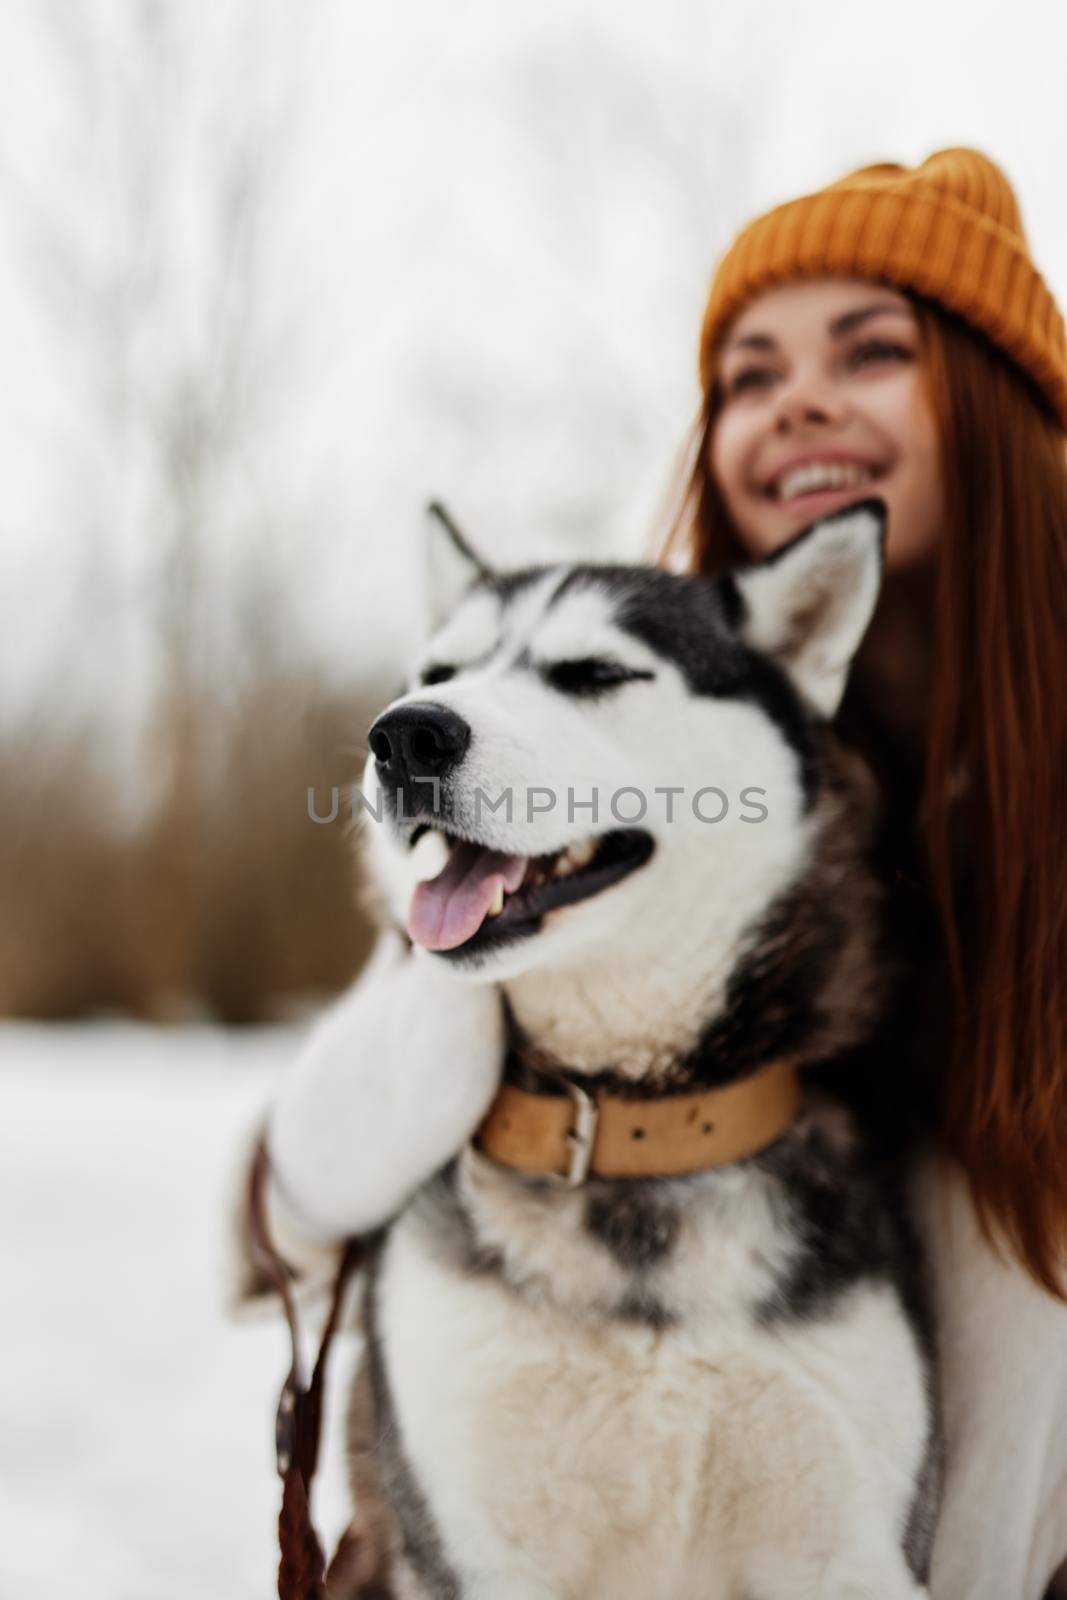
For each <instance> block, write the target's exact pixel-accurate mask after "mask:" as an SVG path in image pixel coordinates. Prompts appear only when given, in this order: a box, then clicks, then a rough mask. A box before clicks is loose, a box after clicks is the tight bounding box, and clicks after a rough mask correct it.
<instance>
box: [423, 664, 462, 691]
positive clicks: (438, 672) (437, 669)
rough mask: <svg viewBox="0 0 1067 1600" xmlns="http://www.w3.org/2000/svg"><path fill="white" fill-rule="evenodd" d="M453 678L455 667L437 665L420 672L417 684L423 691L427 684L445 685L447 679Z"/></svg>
mask: <svg viewBox="0 0 1067 1600" xmlns="http://www.w3.org/2000/svg"><path fill="white" fill-rule="evenodd" d="M455 676H456V669H455V667H446V666H444V665H443V664H439V665H437V666H434V667H427V668H426V670H425V671H424V672H420V673H419V682H420V684H421V685H422V687H423V688H424V689H425V688H426V686H427V685H428V684H431V683H447V682H448V680H449V678H454V677H455Z"/></svg>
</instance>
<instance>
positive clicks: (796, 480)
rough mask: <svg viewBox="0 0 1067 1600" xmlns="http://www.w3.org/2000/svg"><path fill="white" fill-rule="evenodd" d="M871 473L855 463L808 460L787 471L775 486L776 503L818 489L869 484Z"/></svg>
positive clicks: (846, 487) (812, 492)
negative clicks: (777, 500)
mask: <svg viewBox="0 0 1067 1600" xmlns="http://www.w3.org/2000/svg"><path fill="white" fill-rule="evenodd" d="M873 476H874V474H873V472H872V471H871V469H870V467H864V466H861V465H860V463H859V462H858V461H809V462H806V463H805V464H804V465H803V466H800V467H794V468H793V469H792V470H791V471H790V472H786V473H784V474H783V475H782V477H780V478H779V479H778V481H777V483H776V484H775V485H774V489H775V494H776V497H777V499H779V500H795V499H796V498H797V496H798V495H802V494H814V493H816V492H818V491H819V490H821V489H852V488H855V487H857V486H858V485H859V484H861V483H869V482H870V480H871V479H872V478H873Z"/></svg>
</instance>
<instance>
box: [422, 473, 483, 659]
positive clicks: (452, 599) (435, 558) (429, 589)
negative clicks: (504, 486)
mask: <svg viewBox="0 0 1067 1600" xmlns="http://www.w3.org/2000/svg"><path fill="white" fill-rule="evenodd" d="M426 520H427V532H426V571H425V592H426V608H425V609H426V623H427V628H426V631H427V633H433V632H434V631H435V629H437V628H438V627H440V625H441V623H442V622H443V621H444V620H445V618H446V617H447V616H448V614H449V612H450V611H452V610H453V608H454V607H455V606H456V605H457V604H458V602H459V600H460V599H461V597H462V596H463V595H464V594H465V593H466V592H467V590H468V589H469V588H470V587H471V585H472V584H473V583H479V582H482V581H490V582H491V581H492V579H493V577H494V572H493V569H492V567H491V566H490V565H489V563H488V562H487V561H484V560H483V559H482V557H481V556H480V555H479V554H478V552H477V551H476V550H475V549H474V548H473V546H472V545H471V543H470V541H469V540H468V539H467V537H466V536H465V535H464V534H462V533H461V532H460V530H459V528H458V527H457V526H456V524H455V522H454V521H453V520H452V517H451V516H450V515H449V513H448V511H447V510H446V509H445V507H444V506H443V505H442V504H441V502H440V501H439V500H432V501H431V502H430V504H429V505H428V506H427V507H426Z"/></svg>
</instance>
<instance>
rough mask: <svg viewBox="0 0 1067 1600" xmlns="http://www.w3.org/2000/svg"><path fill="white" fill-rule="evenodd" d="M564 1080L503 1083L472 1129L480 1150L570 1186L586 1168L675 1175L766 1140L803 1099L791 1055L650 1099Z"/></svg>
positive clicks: (744, 1152) (600, 1172) (734, 1157)
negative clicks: (535, 1090)
mask: <svg viewBox="0 0 1067 1600" xmlns="http://www.w3.org/2000/svg"><path fill="white" fill-rule="evenodd" d="M558 1081H559V1082H560V1084H561V1087H562V1090H563V1092H561V1093H558V1094H556V1093H549V1094H532V1093H531V1092H530V1091H529V1090H527V1089H519V1088H517V1087H516V1086H515V1085H514V1084H510V1083H505V1084H502V1085H501V1087H500V1089H499V1090H498V1092H497V1096H496V1099H495V1100H494V1101H493V1103H492V1105H491V1106H490V1107H489V1110H488V1112H487V1113H486V1116H485V1118H484V1120H483V1122H482V1124H481V1126H480V1127H479V1129H478V1131H477V1133H476V1134H475V1136H474V1142H475V1145H476V1146H477V1148H478V1149H479V1150H480V1151H481V1152H482V1153H483V1155H487V1156H489V1157H490V1159H491V1160H493V1161H498V1162H499V1163H500V1164H501V1165H502V1166H505V1167H511V1168H513V1169H514V1170H515V1171H516V1172H526V1173H531V1174H539V1175H542V1176H544V1177H547V1178H552V1179H554V1180H555V1181H557V1182H559V1183H561V1184H564V1185H566V1186H567V1187H575V1186H577V1185H578V1184H580V1183H584V1181H585V1179H586V1178H587V1177H589V1176H590V1175H592V1176H593V1177H598V1178H653V1177H660V1178H673V1177H678V1176H680V1175H681V1174H682V1173H686V1172H700V1171H702V1170H703V1169H704V1168H707V1167H719V1166H726V1165H727V1164H728V1163H729V1162H731V1161H739V1160H741V1158H742V1157H743V1156H750V1155H755V1154H756V1152H757V1151H759V1150H763V1149H765V1148H766V1147H767V1145H769V1144H772V1143H773V1142H774V1140H775V1139H777V1138H780V1136H781V1135H782V1134H783V1133H785V1132H786V1131H787V1130H788V1129H789V1128H790V1127H792V1125H793V1123H794V1122H795V1121H796V1119H797V1114H798V1112H799V1109H800V1099H801V1091H800V1081H799V1079H798V1077H797V1070H796V1068H795V1066H794V1065H793V1063H792V1062H791V1061H788V1060H780V1061H772V1062H769V1063H768V1065H767V1066H765V1067H761V1068H760V1069H759V1071H757V1072H754V1073H752V1074H751V1075H750V1076H749V1077H747V1078H742V1079H741V1080H740V1081H739V1082H737V1083H729V1084H726V1085H724V1086H723V1087H722V1088H718V1089H704V1090H701V1091H700V1092H699V1093H694V1094H670V1095H659V1096H657V1097H656V1098H655V1099H647V1100H630V1099H626V1098H624V1097H623V1096H622V1095H618V1094H606V1093H597V1092H595V1091H589V1090H587V1089H584V1088H582V1087H581V1085H580V1084H577V1083H575V1082H574V1081H573V1079H572V1078H567V1077H560V1078H559V1080H558Z"/></svg>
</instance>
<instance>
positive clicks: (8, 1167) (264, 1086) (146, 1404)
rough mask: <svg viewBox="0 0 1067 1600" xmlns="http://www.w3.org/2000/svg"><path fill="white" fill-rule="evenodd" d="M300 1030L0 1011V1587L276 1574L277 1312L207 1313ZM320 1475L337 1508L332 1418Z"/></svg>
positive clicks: (172, 1584)
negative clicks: (246, 1164)
mask: <svg viewBox="0 0 1067 1600" xmlns="http://www.w3.org/2000/svg"><path fill="white" fill-rule="evenodd" d="M298 1039H299V1033H298V1031H297V1030H296V1029H293V1028H278V1029H263V1030H254V1031H251V1032H246V1033H242V1034H228V1033H223V1032H221V1031H218V1030H215V1029H210V1028H189V1029H180V1030H173V1031H165V1030H161V1029H155V1028H147V1027H140V1026H134V1025H129V1024H119V1023H99V1024H94V1025H91V1026H88V1027H81V1028H74V1027H69V1028H68V1027H52V1028H47V1027H28V1026H22V1025H14V1024H0V1106H2V1113H0V1307H2V1310H0V1341H2V1355H0V1440H2V1447H0V1528H2V1529H3V1534H2V1537H0V1596H3V1597H5V1600H8V1597H14V1596H16V1595H31V1594H32V1595H34V1596H35V1597H36V1600H71V1597H72V1596H74V1595H76V1596H77V1597H78V1600H265V1597H266V1596H268V1595H270V1594H272V1593H274V1568H275V1554H274V1549H275V1547H274V1537H275V1534H274V1518H275V1516H276V1513H277V1504H278V1481H277V1479H276V1477H275V1475H274V1462H273V1449H272V1441H271V1435H272V1429H273V1410H274V1405H275V1402H276V1399H277V1390H278V1387H279V1386H280V1383H281V1380H282V1378H283V1376H284V1373H285V1369H286V1366H287V1363H288V1356H287V1347H286V1342H285V1339H284V1337H283V1335H284V1327H283V1323H282V1321H281V1319H280V1317H279V1318H274V1317H269V1318H262V1317H259V1318H254V1319H252V1320H246V1321H243V1322H234V1321H231V1320H228V1319H227V1317H226V1316H225V1314H224V1310H223V1306H224V1284H225V1245H226V1231H225V1223H226V1216H227V1203H228V1191H229V1189H230V1186H231V1184H232V1182H233V1177H234V1172H235V1167H236V1161H237V1154H238V1151H239V1150H240V1148H241V1145H242V1142H243V1141H245V1140H246V1139H247V1136H248V1134H249V1131H250V1130H251V1129H252V1128H253V1126H254V1125H255V1122H256V1120H257V1113H258V1111H259V1109H260V1108H261V1107H262V1106H263V1105H264V1104H265V1103H266V1102H267V1100H268V1098H269V1096H270V1092H271V1085H272V1083H273V1081H274V1079H275V1075H276V1074H277V1072H278V1071H279V1070H280V1069H281V1068H283V1067H284V1065H285V1063H286V1062H287V1061H288V1060H289V1059H291V1057H292V1055H293V1052H294V1050H295V1048H296V1045H297V1041H298ZM351 1345H352V1341H351V1340H349V1341H347V1344H346V1345H345V1346H344V1347H342V1348H341V1349H339V1350H338V1351H337V1352H336V1354H337V1358H338V1359H336V1361H335V1363H334V1377H335V1378H336V1380H337V1381H338V1383H340V1382H341V1381H343V1375H344V1371H345V1367H346V1365H347V1364H348V1363H349V1362H350V1361H351V1359H352V1356H353V1353H354V1352H353V1350H352V1348H351ZM334 1393H335V1396H336V1389H335V1391H334ZM334 1410H335V1411H336V1406H335V1407H334ZM323 1478H324V1482H323V1484H322V1490H323V1493H322V1495H321V1496H320V1520H321V1523H322V1525H323V1526H324V1527H325V1528H326V1529H327V1530H330V1531H335V1530H336V1529H337V1528H338V1526H339V1522H340V1517H341V1508H342V1505H343V1500H342V1483H341V1472H340V1460H339V1450H338V1442H337V1437H336V1436H334V1437H332V1438H331V1437H329V1436H328V1439H327V1453H326V1459H325V1463H324V1471H323Z"/></svg>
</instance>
